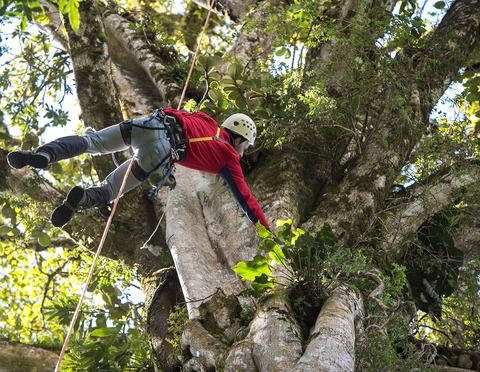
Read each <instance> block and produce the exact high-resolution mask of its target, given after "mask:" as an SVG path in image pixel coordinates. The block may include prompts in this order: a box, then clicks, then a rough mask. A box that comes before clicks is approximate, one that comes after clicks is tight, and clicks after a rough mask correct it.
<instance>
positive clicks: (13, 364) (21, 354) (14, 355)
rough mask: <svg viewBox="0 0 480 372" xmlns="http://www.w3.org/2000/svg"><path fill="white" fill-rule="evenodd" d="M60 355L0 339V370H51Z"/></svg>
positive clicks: (41, 371) (43, 371)
mask: <svg viewBox="0 0 480 372" xmlns="http://www.w3.org/2000/svg"><path fill="white" fill-rule="evenodd" d="M57 359H58V355H57V354H55V353H54V352H52V351H49V350H45V349H42V348H39V347H35V346H29V345H23V344H18V343H14V342H7V341H1V340H0V370H2V371H37V372H50V371H53V369H54V368H55V364H56V363H57Z"/></svg>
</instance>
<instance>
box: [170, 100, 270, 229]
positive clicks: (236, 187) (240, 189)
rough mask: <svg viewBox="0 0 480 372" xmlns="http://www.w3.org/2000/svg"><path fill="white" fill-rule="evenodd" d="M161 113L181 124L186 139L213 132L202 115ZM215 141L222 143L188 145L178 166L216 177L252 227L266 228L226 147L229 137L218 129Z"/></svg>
mask: <svg viewBox="0 0 480 372" xmlns="http://www.w3.org/2000/svg"><path fill="white" fill-rule="evenodd" d="M163 111H164V112H165V113H166V114H167V115H171V116H174V117H175V118H176V119H177V120H178V121H179V122H180V123H181V125H182V128H183V134H184V136H185V137H186V138H199V137H213V136H215V134H216V132H217V128H218V124H217V122H216V121H215V120H213V119H212V118H211V117H210V116H208V115H207V114H205V113H203V112H194V113H188V112H184V111H179V110H175V109H173V108H164V109H163ZM219 137H220V138H222V139H223V140H225V141H226V142H223V141H201V142H192V143H189V144H188V148H187V152H186V155H185V159H184V160H183V161H181V162H179V163H178V164H179V165H182V166H184V167H188V168H192V169H197V170H200V171H204V172H208V173H215V174H218V175H220V176H221V177H222V178H223V179H224V180H225V181H226V183H227V184H228V186H229V187H230V190H231V191H232V193H233V196H234V197H235V199H236V200H237V202H238V204H239V205H240V207H241V208H242V209H243V211H244V212H245V213H246V215H247V216H248V218H249V219H250V220H251V221H252V222H253V223H256V222H257V221H260V222H261V224H262V225H263V226H265V227H266V228H269V226H268V222H267V220H266V219H265V215H264V214H263V211H262V208H261V207H260V205H259V204H258V202H257V200H256V199H255V197H254V196H253V195H252V193H251V192H250V189H249V188H248V186H247V183H246V182H245V178H244V176H243V172H242V167H241V166H240V156H239V155H238V153H237V152H236V151H235V148H234V147H233V146H232V145H231V144H230V135H229V134H228V132H227V131H226V130H225V129H223V128H222V129H221V130H220V134H219Z"/></svg>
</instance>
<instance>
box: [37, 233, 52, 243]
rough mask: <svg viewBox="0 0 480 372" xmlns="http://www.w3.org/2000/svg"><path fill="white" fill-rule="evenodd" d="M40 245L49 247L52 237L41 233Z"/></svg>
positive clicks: (39, 237)
mask: <svg viewBox="0 0 480 372" xmlns="http://www.w3.org/2000/svg"><path fill="white" fill-rule="evenodd" d="M37 239H38V244H40V245H41V246H42V247H48V246H49V245H50V243H51V242H52V241H51V239H50V236H49V235H48V234H47V233H46V232H43V231H42V232H41V233H39V234H38V238H37Z"/></svg>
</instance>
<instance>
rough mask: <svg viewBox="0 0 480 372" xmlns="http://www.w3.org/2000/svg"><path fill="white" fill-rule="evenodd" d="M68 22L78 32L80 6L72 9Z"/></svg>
mask: <svg viewBox="0 0 480 372" xmlns="http://www.w3.org/2000/svg"><path fill="white" fill-rule="evenodd" d="M68 20H69V21H70V24H71V25H72V28H73V29H74V30H75V31H78V27H79V26H80V15H79V14H78V5H77V7H70V11H69V12H68Z"/></svg>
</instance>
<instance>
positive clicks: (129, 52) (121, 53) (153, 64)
mask: <svg viewBox="0 0 480 372" xmlns="http://www.w3.org/2000/svg"><path fill="white" fill-rule="evenodd" d="M104 24H105V29H106V31H107V33H108V36H109V37H108V46H109V52H110V54H111V56H112V59H113V60H114V62H115V63H117V64H119V65H120V66H122V65H123V68H127V69H128V70H129V71H130V73H134V72H135V70H136V69H138V67H140V68H141V69H142V70H143V71H144V73H145V74H146V75H147V76H148V78H149V79H150V80H151V82H152V83H153V85H154V86H155V87H156V90H157V94H158V95H159V102H158V103H159V105H165V103H166V101H167V100H168V99H172V98H174V96H175V95H176V94H178V92H179V91H180V87H179V86H178V85H177V84H176V83H175V82H173V81H172V79H171V78H168V77H167V76H166V71H167V69H166V66H165V63H173V62H174V59H173V58H172V57H171V56H170V55H169V51H166V50H165V51H159V53H158V54H160V55H161V56H159V55H157V54H155V53H153V52H152V47H151V46H150V45H148V44H147V43H146V42H145V40H144V38H143V37H142V36H140V35H138V34H137V33H136V32H135V31H134V30H132V29H131V24H130V22H128V21H127V20H126V19H124V18H123V17H121V16H119V15H117V14H108V15H107V16H106V17H105V18H104ZM157 49H158V48H157ZM162 56H163V57H162ZM127 58H128V59H129V60H134V61H135V62H136V64H137V67H136V68H135V66H130V67H127V66H126V65H128V63H125V61H126V59H127ZM122 61H123V63H122Z"/></svg>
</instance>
